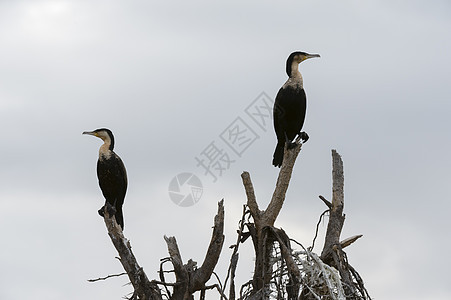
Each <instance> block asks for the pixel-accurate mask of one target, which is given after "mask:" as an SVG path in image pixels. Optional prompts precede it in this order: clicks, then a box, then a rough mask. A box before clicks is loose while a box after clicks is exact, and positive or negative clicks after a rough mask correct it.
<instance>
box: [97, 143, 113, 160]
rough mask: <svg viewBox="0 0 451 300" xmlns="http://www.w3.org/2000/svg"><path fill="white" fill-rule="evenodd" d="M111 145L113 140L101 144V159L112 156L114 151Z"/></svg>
mask: <svg viewBox="0 0 451 300" xmlns="http://www.w3.org/2000/svg"><path fill="white" fill-rule="evenodd" d="M110 146H111V142H110V141H108V140H107V141H105V142H104V143H103V145H102V146H100V149H99V159H100V160H104V159H109V158H110V157H111V154H112V153H113V151H111V150H110Z"/></svg>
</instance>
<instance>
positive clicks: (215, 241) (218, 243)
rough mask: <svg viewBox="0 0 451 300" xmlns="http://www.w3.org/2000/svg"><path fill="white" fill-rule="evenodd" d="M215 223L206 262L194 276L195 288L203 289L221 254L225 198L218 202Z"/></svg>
mask: <svg viewBox="0 0 451 300" xmlns="http://www.w3.org/2000/svg"><path fill="white" fill-rule="evenodd" d="M214 223H215V225H214V227H213V234H212V236H211V241H210V245H209V246H208V250H207V254H206V255H205V259H204V262H203V264H202V266H201V267H200V268H199V269H197V270H196V272H195V275H194V278H193V279H194V282H193V283H194V289H196V290H198V289H201V288H202V287H203V285H204V284H205V283H206V282H207V281H208V280H209V279H210V276H211V274H212V273H213V270H214V268H215V266H216V264H217V263H218V260H219V256H220V254H221V250H222V245H223V244H224V234H223V232H224V199H222V200H221V201H219V203H218V213H217V215H216V216H215V220H214Z"/></svg>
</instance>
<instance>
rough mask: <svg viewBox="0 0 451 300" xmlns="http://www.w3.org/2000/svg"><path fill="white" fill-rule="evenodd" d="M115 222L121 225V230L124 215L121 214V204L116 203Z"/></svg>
mask: <svg viewBox="0 0 451 300" xmlns="http://www.w3.org/2000/svg"><path fill="white" fill-rule="evenodd" d="M114 216H115V217H116V222H117V224H119V226H121V228H122V230H124V216H123V215H122V206H119V205H116V214H115V215H114Z"/></svg>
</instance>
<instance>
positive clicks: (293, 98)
mask: <svg viewBox="0 0 451 300" xmlns="http://www.w3.org/2000/svg"><path fill="white" fill-rule="evenodd" d="M306 109H307V100H306V96H305V91H304V89H301V88H292V87H285V88H281V89H280V90H279V92H278V93H277V96H276V100H275V103H274V129H275V131H276V135H277V139H278V141H279V142H285V139H286V137H288V139H289V140H290V141H291V140H293V139H294V138H295V137H296V135H297V134H298V133H299V132H300V131H301V129H302V126H303V125H304V119H305V111H306Z"/></svg>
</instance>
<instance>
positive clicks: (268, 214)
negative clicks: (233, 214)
mask: <svg viewBox="0 0 451 300" xmlns="http://www.w3.org/2000/svg"><path fill="white" fill-rule="evenodd" d="M301 147H302V144H301V143H297V144H296V146H295V147H294V148H293V149H291V150H287V146H286V145H285V151H284V155H283V162H282V167H281V168H280V172H279V177H278V178H277V183H276V188H275V190H274V193H273V195H272V198H271V202H269V204H268V207H267V208H266V210H265V214H264V218H265V221H264V226H273V225H274V222H275V221H276V219H277V216H278V215H279V212H280V210H281V209H282V205H283V202H284V200H285V194H286V192H287V190H288V185H289V184H290V179H291V174H292V173H293V167H294V163H295V162H296V158H297V157H298V154H299V152H300V151H301Z"/></svg>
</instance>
